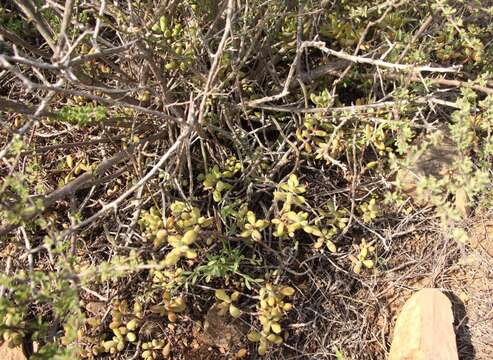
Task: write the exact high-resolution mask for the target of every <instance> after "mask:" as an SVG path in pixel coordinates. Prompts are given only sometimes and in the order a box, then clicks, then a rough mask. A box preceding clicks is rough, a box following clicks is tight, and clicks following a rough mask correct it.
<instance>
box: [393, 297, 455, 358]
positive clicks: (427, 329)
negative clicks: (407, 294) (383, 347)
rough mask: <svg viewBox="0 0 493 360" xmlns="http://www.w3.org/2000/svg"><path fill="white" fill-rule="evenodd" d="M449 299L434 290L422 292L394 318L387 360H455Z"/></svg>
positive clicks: (411, 299) (412, 298) (407, 302)
mask: <svg viewBox="0 0 493 360" xmlns="http://www.w3.org/2000/svg"><path fill="white" fill-rule="evenodd" d="M453 322H454V317H453V314H452V304H451V302H450V300H449V299H448V298H447V297H446V296H445V295H444V294H443V293H442V292H441V291H439V290H437V289H422V290H420V291H418V292H416V293H415V294H414V295H413V296H411V298H410V299H409V300H407V301H406V303H405V304H404V306H403V308H402V310H401V313H400V314H399V316H398V318H397V322H396V325H395V329H394V338H393V341H392V346H391V348H390V355H389V360H458V355H457V346H456V341H455V333H454V326H453Z"/></svg>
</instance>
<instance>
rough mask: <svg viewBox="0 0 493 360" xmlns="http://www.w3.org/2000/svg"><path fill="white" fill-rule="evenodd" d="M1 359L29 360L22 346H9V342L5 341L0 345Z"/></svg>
mask: <svg viewBox="0 0 493 360" xmlns="http://www.w3.org/2000/svg"><path fill="white" fill-rule="evenodd" d="M0 359H2V360H27V357H26V356H25V355H24V352H23V351H22V348H21V347H20V346H17V347H15V348H12V349H11V348H9V345H8V344H7V342H4V343H3V344H2V346H0Z"/></svg>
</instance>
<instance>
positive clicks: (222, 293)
mask: <svg viewBox="0 0 493 360" xmlns="http://www.w3.org/2000/svg"><path fill="white" fill-rule="evenodd" d="M215 295H216V298H218V299H219V300H222V301H225V302H228V303H229V302H231V298H230V297H229V296H228V294H226V291H224V290H223V289H217V290H216V292H215Z"/></svg>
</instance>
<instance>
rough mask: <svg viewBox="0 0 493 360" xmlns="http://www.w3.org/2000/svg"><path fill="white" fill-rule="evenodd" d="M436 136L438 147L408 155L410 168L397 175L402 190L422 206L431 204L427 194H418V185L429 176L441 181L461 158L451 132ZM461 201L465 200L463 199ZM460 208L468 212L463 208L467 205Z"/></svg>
mask: <svg viewBox="0 0 493 360" xmlns="http://www.w3.org/2000/svg"><path fill="white" fill-rule="evenodd" d="M436 135H437V136H438V138H439V139H438V142H437V143H436V145H434V144H431V145H429V146H427V147H426V148H425V149H421V150H419V151H418V152H417V153H413V154H410V155H408V159H407V160H408V161H409V163H410V165H409V167H407V168H406V169H401V170H399V171H398V173H397V181H398V183H399V184H400V188H401V189H402V190H403V191H404V192H405V193H406V194H407V195H409V196H410V197H411V198H412V199H413V200H414V201H415V202H417V203H419V204H421V205H431V204H428V203H427V200H426V199H427V197H428V196H427V194H418V192H417V184H418V183H419V181H420V180H421V179H422V178H424V177H428V176H433V177H435V178H436V179H441V178H442V177H444V176H446V175H447V174H448V173H449V172H450V171H451V170H452V169H453V164H454V162H455V161H456V160H457V159H458V158H459V151H458V149H457V146H456V145H455V143H454V142H453V140H452V139H451V138H450V134H449V131H448V130H447V129H441V130H437V133H436ZM420 195H421V196H420ZM460 200H464V199H463V198H461V199H460ZM458 206H462V208H460V209H459V211H461V212H462V211H466V210H464V209H463V208H464V207H466V206H467V204H464V205H462V204H459V205H458Z"/></svg>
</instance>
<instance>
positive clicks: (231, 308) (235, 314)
mask: <svg viewBox="0 0 493 360" xmlns="http://www.w3.org/2000/svg"><path fill="white" fill-rule="evenodd" d="M229 314H230V315H231V316H232V317H234V318H235V319H236V318H238V317H240V316H241V310H240V309H238V308H237V307H236V306H234V305H233V304H230V305H229Z"/></svg>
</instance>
